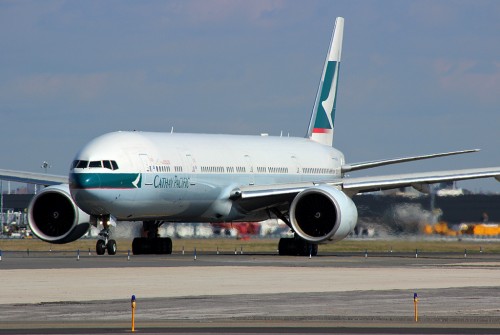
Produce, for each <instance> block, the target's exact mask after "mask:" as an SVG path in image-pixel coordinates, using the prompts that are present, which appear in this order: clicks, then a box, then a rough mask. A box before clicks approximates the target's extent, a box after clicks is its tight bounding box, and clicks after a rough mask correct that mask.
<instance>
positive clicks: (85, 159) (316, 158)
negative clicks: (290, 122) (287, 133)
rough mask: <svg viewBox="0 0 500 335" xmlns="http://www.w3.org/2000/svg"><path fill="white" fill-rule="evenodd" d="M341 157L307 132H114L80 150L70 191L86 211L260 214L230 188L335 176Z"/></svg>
mask: <svg viewBox="0 0 500 335" xmlns="http://www.w3.org/2000/svg"><path fill="white" fill-rule="evenodd" d="M114 164H116V165H114ZM343 164H344V156H343V154H342V153H341V152H340V151H338V150H336V149H334V148H332V147H329V146H326V145H322V144H318V143H316V142H314V141H311V140H309V139H306V138H290V137H270V136H241V135H209V134H176V133H152V132H135V131H134V132H114V133H108V134H105V135H103V136H100V137H97V138H95V139H94V140H92V141H91V142H89V143H88V144H87V145H86V146H85V147H84V148H83V149H82V150H81V151H80V152H79V153H78V154H77V155H76V157H75V162H74V165H73V166H72V169H71V171H70V190H71V194H72V197H73V199H74V200H75V202H76V203H77V205H78V206H79V207H80V208H81V209H82V210H84V211H85V212H87V213H89V214H91V215H97V216H99V215H111V216H113V217H115V218H116V219H117V220H169V221H198V222H200V221H206V222H215V221H233V220H242V219H245V220H247V219H248V220H251V219H255V220H259V219H263V218H265V217H264V216H265V213H264V211H261V212H259V213H247V212H245V211H243V210H242V209H241V208H238V207H237V206H235V205H234V204H233V202H232V201H231V200H229V194H230V193H231V191H232V190H234V189H235V188H238V187H242V186H249V185H275V184H284V183H297V182H304V181H318V182H320V181H324V180H332V179H333V178H336V177H340V176H341V166H342V165H343ZM116 167H117V168H116Z"/></svg>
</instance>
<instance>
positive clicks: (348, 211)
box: [290, 185, 358, 243]
mask: <svg viewBox="0 0 500 335" xmlns="http://www.w3.org/2000/svg"><path fill="white" fill-rule="evenodd" d="M357 220H358V210H357V208H356V205H355V204H354V202H353V201H352V200H351V198H349V197H348V196H347V195H346V194H345V193H344V192H342V191H340V190H338V189H336V188H334V187H331V186H327V185H322V186H318V187H312V188H308V189H306V190H304V191H302V192H300V193H299V194H297V196H296V197H295V199H294V200H293V202H292V205H291V206H290V222H291V224H292V228H293V230H294V231H295V233H297V234H298V235H299V236H300V237H302V238H303V239H304V240H306V241H308V242H310V243H321V242H325V241H332V242H333V241H340V240H342V239H343V238H345V237H346V236H347V235H348V234H349V233H350V232H351V231H352V230H353V229H354V227H355V226H356V222H357Z"/></svg>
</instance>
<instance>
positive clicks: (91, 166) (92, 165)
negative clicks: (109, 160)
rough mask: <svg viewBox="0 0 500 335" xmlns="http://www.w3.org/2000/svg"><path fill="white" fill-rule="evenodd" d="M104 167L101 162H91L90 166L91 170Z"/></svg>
mask: <svg viewBox="0 0 500 335" xmlns="http://www.w3.org/2000/svg"><path fill="white" fill-rule="evenodd" d="M100 167H102V162H101V161H91V162H90V164H89V168H100Z"/></svg>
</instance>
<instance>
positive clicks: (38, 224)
mask: <svg viewBox="0 0 500 335" xmlns="http://www.w3.org/2000/svg"><path fill="white" fill-rule="evenodd" d="M28 223H29V225H30V227H31V231H32V232H33V234H35V235H36V236H37V237H38V238H40V239H41V240H44V241H46V242H50V243H58V244H62V243H69V242H73V241H75V240H77V239H79V238H80V237H82V236H83V235H85V233H87V231H88V230H89V228H90V217H89V215H88V214H86V213H84V212H83V211H82V210H81V209H80V208H78V206H77V205H76V204H75V202H74V201H73V199H72V198H71V195H70V193H69V186H68V185H67V184H62V185H56V186H49V187H47V188H44V189H43V190H42V191H41V192H40V193H38V194H37V195H36V196H35V197H34V198H33V199H32V200H31V203H30V205H29V207H28Z"/></svg>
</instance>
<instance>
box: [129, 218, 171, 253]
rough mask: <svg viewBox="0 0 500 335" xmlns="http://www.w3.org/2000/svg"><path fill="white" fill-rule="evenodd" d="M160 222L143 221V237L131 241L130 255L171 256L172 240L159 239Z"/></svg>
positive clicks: (167, 238) (166, 238) (168, 238)
mask: <svg viewBox="0 0 500 335" xmlns="http://www.w3.org/2000/svg"><path fill="white" fill-rule="evenodd" d="M162 223H163V222H162V221H144V222H143V223H142V232H143V236H144V235H145V236H146V237H137V238H134V240H133V241H132V253H133V254H134V255H147V254H171V253H172V240H171V239H170V237H160V235H159V234H158V228H160V226H161V225H162Z"/></svg>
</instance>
